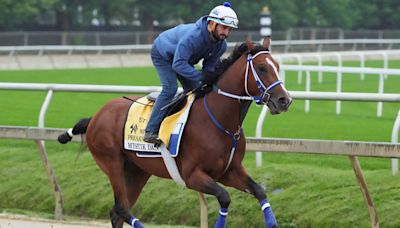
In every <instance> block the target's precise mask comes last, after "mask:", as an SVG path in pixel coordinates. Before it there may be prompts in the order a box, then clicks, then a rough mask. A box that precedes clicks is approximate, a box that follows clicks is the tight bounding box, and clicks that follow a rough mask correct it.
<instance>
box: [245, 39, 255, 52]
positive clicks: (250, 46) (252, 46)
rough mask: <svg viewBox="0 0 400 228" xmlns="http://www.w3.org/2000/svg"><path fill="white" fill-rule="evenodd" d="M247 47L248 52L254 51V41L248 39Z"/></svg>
mask: <svg viewBox="0 0 400 228" xmlns="http://www.w3.org/2000/svg"><path fill="white" fill-rule="evenodd" d="M246 46H247V50H252V49H253V48H254V43H253V41H251V40H249V39H246Z"/></svg>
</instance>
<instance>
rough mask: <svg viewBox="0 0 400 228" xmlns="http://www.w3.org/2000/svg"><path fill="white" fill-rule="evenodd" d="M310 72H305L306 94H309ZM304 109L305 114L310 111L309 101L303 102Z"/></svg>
mask: <svg viewBox="0 0 400 228" xmlns="http://www.w3.org/2000/svg"><path fill="white" fill-rule="evenodd" d="M310 74H311V73H310V71H309V70H308V71H306V92H310V91H311V76H310ZM304 106H305V107H304V109H305V112H309V111H310V100H308V99H307V100H305V102H304Z"/></svg>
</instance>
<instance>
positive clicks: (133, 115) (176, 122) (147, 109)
mask: <svg viewBox="0 0 400 228" xmlns="http://www.w3.org/2000/svg"><path fill="white" fill-rule="evenodd" d="M193 101H194V95H190V96H189V97H188V99H187V102H186V105H185V106H184V107H183V108H182V109H181V110H179V111H178V112H176V113H174V114H172V115H170V116H167V117H166V118H165V119H164V120H163V122H162V123H161V127H160V132H159V137H160V139H161V140H162V141H163V142H164V144H165V145H167V148H168V150H169V151H170V153H171V156H172V157H176V156H178V153H179V146H180V140H181V137H182V134H183V130H184V128H185V125H186V121H187V119H188V116H189V113H190V108H191V107H192V104H193ZM153 105H154V101H151V100H149V99H147V97H142V98H140V99H138V100H137V101H136V102H133V103H132V105H131V107H130V108H129V111H128V114H127V115H128V116H127V120H126V122H125V128H124V149H126V150H130V151H135V152H136V154H137V156H139V157H161V150H160V149H159V148H158V147H155V146H154V144H153V143H146V142H144V141H143V137H144V133H145V128H146V125H147V122H148V120H149V118H150V114H151V111H152V108H153Z"/></svg>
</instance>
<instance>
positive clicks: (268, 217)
mask: <svg viewBox="0 0 400 228" xmlns="http://www.w3.org/2000/svg"><path fill="white" fill-rule="evenodd" d="M220 182H221V183H222V184H224V185H226V186H230V187H233V188H236V189H238V190H240V191H244V192H247V193H250V194H252V195H254V196H255V197H256V198H257V199H258V202H260V206H261V210H262V212H263V214H264V219H265V224H266V226H267V227H268V228H272V227H277V226H278V223H277V221H276V218H275V215H274V212H273V211H272V208H271V205H270V204H269V202H268V199H267V195H266V194H265V191H264V189H263V188H262V187H261V186H260V185H258V184H257V183H256V182H254V181H253V179H251V177H250V176H249V175H248V174H247V172H246V170H245V169H244V167H243V166H242V165H240V166H236V167H231V168H230V169H229V170H228V172H227V173H226V174H225V175H224V177H223V178H222V179H221V181H220Z"/></svg>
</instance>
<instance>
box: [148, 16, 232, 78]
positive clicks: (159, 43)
mask: <svg viewBox="0 0 400 228" xmlns="http://www.w3.org/2000/svg"><path fill="white" fill-rule="evenodd" d="M153 45H154V47H155V48H156V49H157V50H158V52H159V54H160V55H161V56H162V57H163V58H164V59H165V60H166V61H168V62H170V63H171V64H172V69H173V70H174V71H175V72H176V73H178V74H179V75H181V76H183V77H185V78H188V79H191V80H198V81H200V80H202V79H203V74H202V72H201V71H198V70H196V69H195V67H194V65H195V64H197V63H198V62H199V61H200V60H201V59H204V60H203V70H205V71H209V72H213V71H214V68H215V65H216V63H217V61H218V60H219V58H220V57H221V56H222V54H223V53H224V52H225V51H226V48H227V44H226V41H225V40H224V41H213V40H211V38H210V33H209V31H208V30H207V16H204V17H201V18H200V19H199V20H198V21H197V22H196V23H193V24H182V25H178V26H176V27H174V28H171V29H169V30H166V31H164V32H162V33H161V34H160V35H159V36H158V37H157V38H156V40H155V41H154V44H153Z"/></svg>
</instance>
